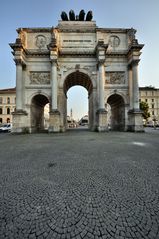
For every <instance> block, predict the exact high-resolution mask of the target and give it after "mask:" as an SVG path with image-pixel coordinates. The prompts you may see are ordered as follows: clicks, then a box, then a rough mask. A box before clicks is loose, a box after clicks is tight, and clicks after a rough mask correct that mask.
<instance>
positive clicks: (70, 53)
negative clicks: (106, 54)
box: [59, 50, 96, 57]
mask: <svg viewBox="0 0 159 239" xmlns="http://www.w3.org/2000/svg"><path fill="white" fill-rule="evenodd" d="M95 54H96V52H95V50H92V51H89V50H80V51H71V50H69V51H62V50H59V55H60V56H62V55H63V56H82V57H83V56H93V57H94V56H95Z"/></svg>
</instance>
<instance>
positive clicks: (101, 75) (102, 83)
mask: <svg viewBox="0 0 159 239" xmlns="http://www.w3.org/2000/svg"><path fill="white" fill-rule="evenodd" d="M104 86H105V69H104V61H99V109H105V104H104Z"/></svg>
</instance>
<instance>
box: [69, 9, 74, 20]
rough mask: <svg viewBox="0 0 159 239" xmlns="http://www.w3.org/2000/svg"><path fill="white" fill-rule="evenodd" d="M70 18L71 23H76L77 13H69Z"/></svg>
mask: <svg viewBox="0 0 159 239" xmlns="http://www.w3.org/2000/svg"><path fill="white" fill-rule="evenodd" d="M69 18H70V21H75V19H76V18H75V13H74V11H73V10H70V11H69Z"/></svg>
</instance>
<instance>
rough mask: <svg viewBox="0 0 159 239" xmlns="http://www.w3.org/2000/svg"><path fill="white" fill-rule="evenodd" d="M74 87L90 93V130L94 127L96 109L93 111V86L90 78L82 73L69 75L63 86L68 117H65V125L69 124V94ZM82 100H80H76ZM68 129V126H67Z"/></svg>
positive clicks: (77, 72)
mask: <svg viewBox="0 0 159 239" xmlns="http://www.w3.org/2000/svg"><path fill="white" fill-rule="evenodd" d="M73 86H82V87H84V88H85V89H86V90H87V92H88V118H89V125H88V127H89V129H91V128H92V126H93V120H94V119H93V118H94V109H93V94H92V92H93V84H92V81H91V79H90V77H89V76H88V75H87V74H85V73H83V72H80V71H76V72H73V73H71V74H69V75H68V76H67V77H66V79H65V81H64V85H63V90H64V94H65V96H66V117H65V125H66V124H67V92H68V90H69V89H70V88H71V87H73ZM75 100H80V99H75ZM66 128H67V126H66Z"/></svg>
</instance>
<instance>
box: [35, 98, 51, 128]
mask: <svg viewBox="0 0 159 239" xmlns="http://www.w3.org/2000/svg"><path fill="white" fill-rule="evenodd" d="M49 103H50V102H49V100H48V98H47V97H46V96H45V95H43V94H37V95H35V96H33V98H32V100H31V131H32V132H39V131H43V130H44V129H45V127H46V123H47V120H49V119H46V118H45V110H44V109H45V106H46V105H47V104H49Z"/></svg>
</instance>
